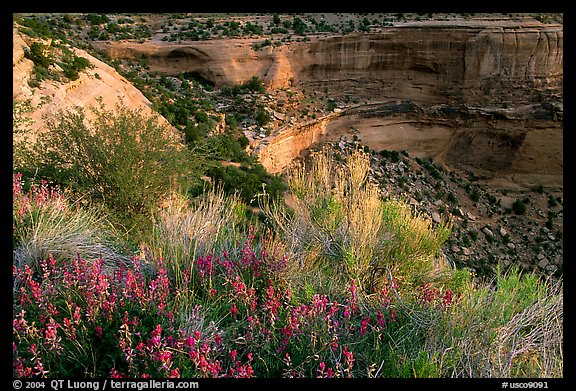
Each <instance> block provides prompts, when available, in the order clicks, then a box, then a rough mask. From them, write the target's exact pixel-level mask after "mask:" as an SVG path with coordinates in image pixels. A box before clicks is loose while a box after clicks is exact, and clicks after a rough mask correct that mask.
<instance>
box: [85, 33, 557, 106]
mask: <svg viewBox="0 0 576 391" xmlns="http://www.w3.org/2000/svg"><path fill="white" fill-rule="evenodd" d="M258 41H259V40H258V39H232V40H210V41H197V42H192V43H185V44H174V43H171V44H168V43H163V42H156V43H155V42H146V43H143V44H137V43H133V42H113V43H96V44H95V47H96V48H97V49H99V50H103V51H106V52H107V53H108V54H109V55H110V56H111V57H113V58H115V57H132V58H136V57H139V58H143V59H145V60H146V61H147V62H148V64H149V65H150V67H151V70H155V71H163V72H167V73H174V74H176V73H179V72H184V71H188V72H194V73H197V74H198V75H199V76H201V77H203V78H204V79H207V80H210V81H212V82H213V83H214V84H215V85H216V86H222V85H231V84H238V83H240V82H243V81H246V80H248V79H250V78H251V77H252V76H258V77H259V78H260V79H261V80H263V81H265V83H266V84H267V85H268V86H269V87H271V88H278V87H288V86H290V85H292V84H294V85H299V86H301V87H303V88H304V87H310V88H317V87H326V86H329V88H330V91H331V93H333V92H334V93H336V94H338V93H341V94H352V95H353V96H355V97H358V98H360V99H362V98H371V99H374V98H375V97H378V99H380V100H382V99H383V97H388V98H390V99H406V98H409V99H411V100H415V101H420V102H429V103H432V102H435V103H446V102H449V101H457V102H459V103H466V104H476V103H482V104H483V105H486V104H488V103H490V102H499V103H501V102H504V101H509V100H510V101H514V102H518V101H519V100H520V101H525V100H526V99H529V98H532V94H534V93H535V92H536V91H537V90H539V89H542V88H544V89H548V90H550V89H552V90H557V89H559V88H561V86H562V78H563V27H562V26H561V25H545V24H524V25H522V24H520V25H515V26H509V27H497V26H496V27H494V26H492V25H490V24H488V23H487V22H486V23H485V24H482V23H480V24H478V25H472V26H459V25H444V24H434V23H433V22H427V23H423V24H420V25H418V24H413V25H408V26H404V27H396V28H389V29H387V30H385V31H383V32H379V33H371V34H350V35H345V36H334V37H325V38H321V39H314V38H312V39H311V40H310V41H309V42H290V43H287V44H284V45H282V46H279V47H267V48H264V49H260V50H254V49H253V47H252V45H253V44H254V43H256V42H258ZM527 94H528V95H527Z"/></svg>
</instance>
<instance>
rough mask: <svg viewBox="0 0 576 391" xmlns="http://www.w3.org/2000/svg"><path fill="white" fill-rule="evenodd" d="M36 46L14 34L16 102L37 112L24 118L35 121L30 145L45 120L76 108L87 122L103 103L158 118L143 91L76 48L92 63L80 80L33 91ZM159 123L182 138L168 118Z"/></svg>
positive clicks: (45, 82)
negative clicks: (32, 52)
mask: <svg viewBox="0 0 576 391" xmlns="http://www.w3.org/2000/svg"><path fill="white" fill-rule="evenodd" d="M32 42H33V40H32V39H30V38H28V37H27V36H23V35H21V34H19V33H18V32H17V31H16V29H14V30H13V51H12V52H13V66H12V68H13V74H12V75H13V84H12V88H13V100H14V102H25V101H29V102H30V105H31V107H32V108H33V110H32V111H31V112H29V113H25V114H23V116H24V117H28V118H29V119H30V120H31V121H32V122H31V123H30V124H29V125H28V126H27V128H28V129H29V130H30V132H29V138H28V140H29V141H31V142H33V141H34V140H35V136H36V135H37V133H38V132H40V131H43V130H45V129H44V117H45V116H47V115H52V114H56V113H57V112H58V111H60V110H68V109H71V108H73V107H81V108H83V109H85V110H84V112H85V115H86V118H87V119H91V118H92V117H93V115H92V112H91V110H90V108H91V107H94V106H98V105H99V104H100V102H101V103H103V104H104V105H105V107H106V108H107V109H113V108H114V105H116V104H118V103H120V102H122V103H123V104H124V105H125V106H126V107H127V108H129V109H131V110H135V111H137V112H140V113H142V114H143V115H145V116H152V115H154V111H153V110H152V104H151V102H150V101H149V100H148V99H147V98H146V97H145V96H144V94H142V92H141V91H140V90H138V89H137V88H136V87H134V86H133V85H132V84H131V83H130V82H128V80H126V78H124V77H122V76H121V75H120V74H118V72H116V70H115V69H114V68H113V67H111V66H109V65H108V64H105V63H104V62H102V61H100V60H98V59H97V58H95V57H93V56H92V55H90V54H89V53H87V52H86V51H84V50H81V49H77V48H73V51H74V54H75V55H77V56H79V57H84V58H86V59H87V60H88V61H90V64H91V65H92V67H91V68H87V69H86V70H85V71H83V72H81V73H80V74H79V77H78V79H76V80H72V81H69V80H67V79H65V78H62V79H60V80H43V81H42V82H41V83H40V85H39V86H38V87H35V88H31V87H30V85H29V84H28V81H29V80H30V78H31V75H32V72H33V69H34V64H33V62H32V61H31V60H29V59H27V58H26V57H25V55H24V53H25V50H28V49H29V46H30V45H31V43H32ZM43 44H44V45H48V46H49V45H50V44H51V42H49V41H46V42H43ZM52 67H54V65H52ZM158 121H159V122H160V123H161V124H162V125H163V126H166V127H167V129H170V132H172V133H173V134H174V136H175V137H178V138H180V137H181V136H180V134H179V133H178V132H176V130H175V129H173V127H172V126H171V125H170V124H169V123H168V121H166V119H165V118H164V117H161V116H158Z"/></svg>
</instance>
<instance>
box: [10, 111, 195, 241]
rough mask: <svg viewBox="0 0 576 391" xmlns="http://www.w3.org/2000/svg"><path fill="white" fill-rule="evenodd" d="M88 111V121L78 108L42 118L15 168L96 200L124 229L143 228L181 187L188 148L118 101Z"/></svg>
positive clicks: (186, 172)
mask: <svg viewBox="0 0 576 391" xmlns="http://www.w3.org/2000/svg"><path fill="white" fill-rule="evenodd" d="M92 111H93V114H94V119H93V120H91V121H87V120H86V118H85V115H84V110H83V109H82V108H79V107H78V108H76V109H75V110H70V111H68V112H63V111H60V112H58V113H56V114H55V115H53V116H51V117H48V118H46V127H47V129H49V131H45V132H43V133H41V134H40V136H39V137H38V141H37V143H36V144H35V145H34V146H33V147H32V148H31V156H30V159H29V160H28V161H26V162H24V163H23V167H22V168H21V169H22V170H23V172H24V173H33V172H35V171H37V172H38V176H40V177H41V178H44V179H47V180H49V181H52V182H54V183H56V184H59V185H62V186H63V187H68V188H69V189H70V190H71V191H72V192H73V193H74V195H75V196H77V197H88V198H89V199H91V200H93V201H100V202H102V203H103V204H104V205H105V206H106V207H107V208H108V209H109V210H111V211H112V212H113V213H114V214H115V215H116V216H117V217H119V219H118V220H119V221H122V222H123V223H124V224H128V225H129V228H135V229H137V230H140V231H144V230H145V229H146V228H149V227H150V226H151V219H150V212H151V210H153V209H154V208H155V207H156V205H157V203H158V201H159V200H160V198H161V196H162V195H164V194H165V193H168V192H169V191H170V190H171V189H177V188H180V187H183V186H187V183H188V180H189V178H188V177H187V176H189V175H190V174H191V164H190V159H189V155H188V153H189V152H188V150H187V149H186V148H183V147H182V146H181V144H180V142H179V140H177V139H176V138H175V136H174V135H173V134H171V133H170V131H169V130H168V129H167V128H165V127H164V126H162V125H160V123H159V122H158V120H157V117H154V116H152V117H149V118H144V117H142V116H141V115H140V114H139V113H137V112H136V111H132V110H130V109H128V108H127V107H126V106H124V105H123V104H121V103H119V104H117V105H116V111H112V110H107V109H106V108H105V107H104V105H102V104H101V106H100V107H95V108H92ZM184 189H186V188H185V187H184Z"/></svg>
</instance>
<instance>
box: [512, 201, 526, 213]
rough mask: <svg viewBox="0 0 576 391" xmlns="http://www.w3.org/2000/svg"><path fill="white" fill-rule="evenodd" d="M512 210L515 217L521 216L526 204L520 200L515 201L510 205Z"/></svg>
mask: <svg viewBox="0 0 576 391" xmlns="http://www.w3.org/2000/svg"><path fill="white" fill-rule="evenodd" d="M512 210H513V211H514V213H516V214H517V215H523V214H524V213H526V204H525V203H524V202H523V201H522V200H516V201H514V203H513V204H512Z"/></svg>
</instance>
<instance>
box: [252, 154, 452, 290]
mask: <svg viewBox="0 0 576 391" xmlns="http://www.w3.org/2000/svg"><path fill="white" fill-rule="evenodd" d="M369 170H370V155H369V154H368V153H365V152H364V151H362V150H356V151H354V152H353V153H351V154H350V155H348V156H347V157H346V160H345V164H339V163H338V162H337V161H335V159H334V158H333V157H332V156H331V154H330V151H329V150H328V149H327V148H324V149H322V150H321V151H320V152H317V153H315V154H313V155H312V156H311V159H310V161H309V162H308V164H300V165H298V166H296V167H294V168H293V169H291V170H290V171H289V172H288V174H287V182H288V187H289V189H290V192H291V193H292V195H293V197H294V202H293V208H292V209H293V210H286V209H284V208H283V207H282V206H280V204H279V203H269V205H271V206H269V205H263V210H264V212H265V214H266V215H267V217H268V218H269V219H270V220H271V221H272V225H273V226H274V227H275V228H276V232H277V233H278V237H279V238H280V240H281V241H283V242H284V243H285V247H286V249H287V250H288V254H287V256H289V257H290V258H291V259H292V260H293V261H294V265H295V268H296V270H295V271H297V272H298V276H297V277H295V278H298V279H301V278H303V277H302V276H303V275H305V273H303V272H305V271H307V272H308V273H310V274H311V275H315V276H316V277H314V279H316V280H322V279H321V278H319V276H318V271H321V273H320V274H327V276H329V277H328V279H329V280H331V283H333V284H336V285H340V283H343V282H346V281H349V280H350V279H354V280H355V281H356V283H357V284H358V286H359V287H365V288H368V287H375V286H376V285H378V283H377V282H375V281H373V280H374V276H375V273H374V271H376V270H377V269H389V270H390V269H393V270H394V272H395V273H396V272H398V273H402V274H403V275H406V277H407V274H408V273H412V274H413V276H414V277H415V278H418V277H419V276H421V275H424V274H426V273H428V272H430V271H431V270H432V269H434V267H437V266H438V265H437V264H436V263H435V262H434V259H435V258H436V256H437V253H438V251H439V250H440V247H441V245H442V244H443V242H444V241H445V240H446V239H447V238H448V235H449V233H450V226H449V225H446V226H438V227H433V226H432V222H431V220H430V219H429V218H426V217H424V216H416V215H414V214H413V213H412V212H411V209H410V208H409V206H408V205H406V204H405V203H404V202H402V201H400V200H394V199H388V200H384V199H382V197H381V193H380V191H379V189H378V188H377V186H376V185H374V184H372V183H370V182H369V181H368V174H369ZM380 274H382V273H380ZM410 278H412V277H410Z"/></svg>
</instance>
